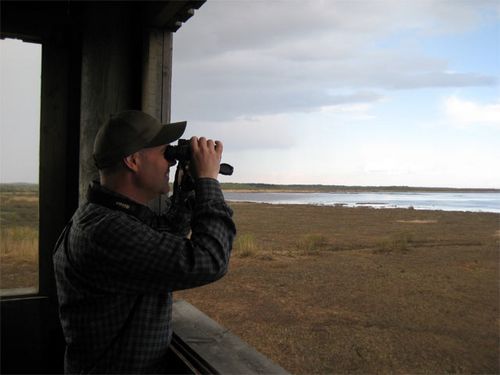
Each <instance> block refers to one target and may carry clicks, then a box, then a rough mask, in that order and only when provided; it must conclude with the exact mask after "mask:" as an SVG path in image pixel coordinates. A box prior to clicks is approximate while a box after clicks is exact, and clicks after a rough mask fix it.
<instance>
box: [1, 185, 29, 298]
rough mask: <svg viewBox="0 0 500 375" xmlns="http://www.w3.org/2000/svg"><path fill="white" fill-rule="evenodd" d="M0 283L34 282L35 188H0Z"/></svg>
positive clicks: (17, 285) (9, 286)
mask: <svg viewBox="0 0 500 375" xmlns="http://www.w3.org/2000/svg"><path fill="white" fill-rule="evenodd" d="M0 286H1V288H2V289H12V288H31V287H37V286H38V191H37V190H36V189H35V188H33V187H31V188H30V187H28V186H25V187H21V188H20V187H19V186H12V187H10V186H6V185H3V186H2V190H1V191H0Z"/></svg>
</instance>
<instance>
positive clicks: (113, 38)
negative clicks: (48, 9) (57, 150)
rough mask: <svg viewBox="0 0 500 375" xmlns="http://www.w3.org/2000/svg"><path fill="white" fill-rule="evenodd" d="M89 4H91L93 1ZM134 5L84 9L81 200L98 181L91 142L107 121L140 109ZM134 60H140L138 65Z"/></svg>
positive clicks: (137, 26)
mask: <svg viewBox="0 0 500 375" xmlns="http://www.w3.org/2000/svg"><path fill="white" fill-rule="evenodd" d="M92 4H93V3H92ZM134 6H136V5H135V3H123V4H121V5H120V7H116V6H115V5H114V4H113V3H112V2H111V3H96V4H95V5H93V6H92V5H89V7H88V8H87V14H86V15H85V23H84V24H85V25H86V28H85V30H84V34H83V47H82V89H81V118H80V126H81V132H80V163H81V164H80V189H79V190H80V202H82V201H84V200H85V194H86V191H87V188H88V185H89V183H90V182H91V181H92V180H94V179H97V178H98V173H97V168H96V167H95V165H94V160H93V156H92V154H93V146H94V138H95V135H96V134H97V130H98V129H99V127H100V126H101V125H102V124H103V123H104V121H105V120H106V118H107V117H108V116H110V115H112V114H113V113H116V112H120V111H123V110H127V109H140V97H141V95H140V87H141V83H140V82H141V68H140V59H138V58H137V56H140V53H141V42H142V40H141V25H140V22H137V19H136V18H135V13H136V12H137V10H136V9H135V8H134ZM138 60H139V61H138Z"/></svg>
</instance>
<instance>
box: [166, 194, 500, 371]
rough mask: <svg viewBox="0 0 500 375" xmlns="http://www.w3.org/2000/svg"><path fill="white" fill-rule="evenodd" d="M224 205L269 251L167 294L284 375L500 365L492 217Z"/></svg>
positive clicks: (497, 221) (496, 221) (498, 224)
mask: <svg viewBox="0 0 500 375" xmlns="http://www.w3.org/2000/svg"><path fill="white" fill-rule="evenodd" d="M232 207H233V209H234V212H235V216H234V218H235V221H236V225H237V228H238V231H239V232H240V233H245V234H248V235H250V236H251V238H252V241H254V242H257V243H258V244H259V246H260V249H259V253H260V254H272V260H271V261H263V259H261V258H259V256H253V257H244V258H241V257H238V256H235V257H233V258H232V259H231V265H230V270H229V273H228V274H227V276H226V277H225V278H223V279H222V280H220V281H218V282H217V283H214V284H211V285H208V286H205V287H202V288H196V289H193V290H190V291H183V292H179V293H176V294H175V296H176V298H182V299H186V300H188V301H189V302H191V303H193V304H195V305H196V306H197V307H198V308H200V309H201V310H203V311H204V312H205V313H207V314H208V315H209V316H211V317H212V318H213V319H215V320H216V321H218V322H220V323H221V324H222V325H223V326H225V327H226V328H228V329H230V330H231V331H233V332H234V333H235V334H237V335H239V336H240V337H242V339H243V340H245V341H247V342H248V343H250V344H251V345H253V346H254V347H255V348H257V350H259V351H261V352H262V353H263V354H265V355H266V356H268V357H269V358H271V359H272V360H274V361H276V362H277V363H279V364H280V365H281V366H283V367H284V368H285V369H287V370H288V371H290V372H291V373H296V374H309V373H317V374H324V373H364V374H368V373H369V374H374V373H428V374H429V373H432V374H435V373H439V374H442V373H485V374H497V373H499V372H500V369H499V362H498V355H499V351H498V348H499V346H498V344H499V342H500V340H499V328H500V326H499V320H498V317H499V316H500V312H499V306H500V303H499V296H500V293H499V285H498V279H499V273H500V272H499V268H500V267H499V249H500V247H499V244H500V243H499V242H500V239H499V237H498V233H499V229H500V215H498V214H489V213H471V212H444V211H420V210H403V209H401V210H399V209H385V210H384V209H370V208H347V207H318V206H294V205H290V206H285V205H283V206H280V205H266V204H250V203H233V204H232ZM304 249H314V250H313V251H304ZM236 251H237V250H236V249H235V254H237V252H236Z"/></svg>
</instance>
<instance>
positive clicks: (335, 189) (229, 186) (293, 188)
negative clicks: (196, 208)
mask: <svg viewBox="0 0 500 375" xmlns="http://www.w3.org/2000/svg"><path fill="white" fill-rule="evenodd" d="M222 189H223V190H235V191H237V190H245V191H248V190H251V191H289V192H304V191H306V192H309V191H310V192H319V193H339V192H424V191H425V192H469V193H472V192H481V193H499V192H500V189H481V188H473V189H469V188H446V187H413V186H347V185H277V184H261V183H223V184H222Z"/></svg>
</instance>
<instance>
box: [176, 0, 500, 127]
mask: <svg viewBox="0 0 500 375" xmlns="http://www.w3.org/2000/svg"><path fill="white" fill-rule="evenodd" d="M493 8H495V3H494V2H491V1H474V2H471V1H461V0H457V1H439V0H419V1H415V2H408V1H405V2H400V1H388V0H378V1H351V2H349V1H332V0H308V1H302V0H301V1H298V0H286V1H285V0H272V1H271V0H268V1H258V0H255V1H241V0H240V1H220V0H219V1H217V0H211V1H209V2H207V3H206V4H204V5H203V7H201V8H200V9H199V10H198V11H197V14H196V15H195V17H193V18H192V19H191V20H190V21H189V22H188V24H186V25H185V26H184V27H182V28H181V29H180V30H179V31H178V32H177V33H176V34H175V37H174V67H173V69H174V74H173V100H172V104H173V105H172V107H173V112H174V115H177V114H179V115H180V116H182V117H188V118H190V119H194V120H212V121H216V120H217V121H222V120H229V119H234V118H237V117H241V116H256V115H257V116H260V115H271V114H279V113H293V112H313V111H318V110H320V109H321V108H323V107H328V106H335V105H339V104H349V103H352V104H363V103H365V104H369V103H374V102H376V101H378V100H380V98H382V97H384V96H386V93H385V91H388V90H408V89H420V88H433V87H468V86H491V85H495V84H496V82H497V81H496V78H495V77H492V76H488V75H486V74H481V73H477V72H461V71H456V72H452V71H451V70H450V66H449V63H448V61H446V60H443V59H439V58H435V57H429V56H426V55H425V54H424V53H423V52H422V51H421V50H420V48H419V46H418V43H417V44H416V45H415V43H414V40H417V39H418V38H419V37H421V36H422V35H428V34H431V33H439V34H446V33H457V32H466V31H468V30H470V29H473V28H474V27H477V26H478V25H480V24H481V23H484V22H486V21H488V20H490V19H491V18H492V17H493V18H494V17H497V18H498V14H497V15H496V16H495V13H494V15H493V16H492V15H491V11H490V12H489V13H488V10H491V9H493ZM485 14H489V15H488V16H486V15H485ZM405 33H406V34H405ZM401 34H405V35H406V36H405V38H404V41H405V42H407V41H411V43H409V44H408V45H407V44H406V43H402V44H401V45H399V46H398V47H397V48H394V47H393V48H389V47H387V46H386V47H385V48H381V47H380V46H379V44H380V43H381V41H383V40H385V39H386V38H390V37H393V36H394V35H401ZM412 43H413V44H412ZM367 92H370V95H366V93H367Z"/></svg>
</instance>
